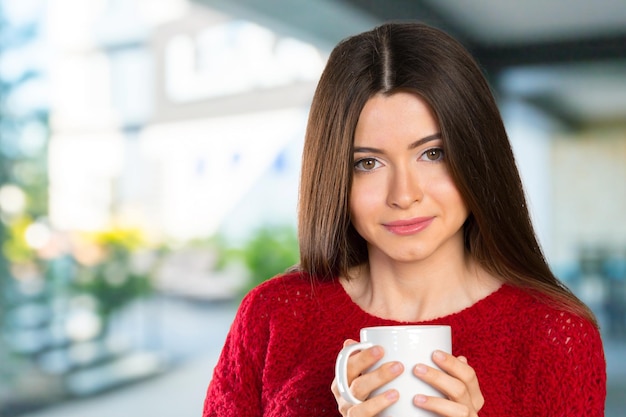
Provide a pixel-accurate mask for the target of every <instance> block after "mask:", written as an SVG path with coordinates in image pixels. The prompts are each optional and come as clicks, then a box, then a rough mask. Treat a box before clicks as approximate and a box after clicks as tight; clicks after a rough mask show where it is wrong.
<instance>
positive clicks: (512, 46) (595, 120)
mask: <svg viewBox="0 0 626 417" xmlns="http://www.w3.org/2000/svg"><path fill="white" fill-rule="evenodd" d="M196 1H197V2H198V3H202V4H206V5H207V6H209V7H212V8H214V9H217V10H222V11H224V12H226V13H228V14H230V15H231V16H233V17H241V18H246V19H250V20H254V21H257V22H259V23H260V24H263V25H266V26H268V27H271V28H272V29H273V30H275V31H277V32H279V33H280V32H282V33H284V34H287V35H291V36H298V37H300V38H303V39H306V40H308V41H311V42H313V43H315V44H317V45H318V46H319V47H321V48H323V49H326V50H330V48H332V47H333V46H334V45H335V44H336V43H337V42H338V41H339V40H341V39H343V38H345V37H346V36H349V35H352V34H355V33H358V32H361V31H363V30H367V29H370V28H371V27H373V26H375V25H377V24H380V23H382V22H384V21H390V20H419V21H423V22H425V23H428V24H431V25H433V26H436V27H439V28H441V29H443V30H445V31H446V32H448V33H450V34H451V35H453V36H454V37H456V38H457V39H458V40H459V41H461V42H462V43H463V44H464V45H465V46H466V47H467V48H468V49H469V50H470V51H472V53H473V54H474V56H475V57H476V58H477V60H478V61H479V63H480V64H481V65H482V67H483V68H484V69H485V72H486V73H487V75H488V77H489V79H490V81H491V83H492V85H493V86H494V87H495V88H496V90H497V92H498V95H500V96H502V95H506V96H513V97H517V98H520V99H523V100H525V101H527V102H530V103H532V104H534V105H535V106H537V107H540V108H542V109H543V110H545V111H547V112H548V113H549V114H551V115H553V116H555V117H556V118H558V119H559V120H561V121H562V122H564V123H565V124H566V125H568V126H570V127H573V128H577V127H583V126H586V125H597V124H607V123H624V122H626V0H524V1H514V0H508V1H505V0H314V1H313V0H262V1H259V0H196Z"/></svg>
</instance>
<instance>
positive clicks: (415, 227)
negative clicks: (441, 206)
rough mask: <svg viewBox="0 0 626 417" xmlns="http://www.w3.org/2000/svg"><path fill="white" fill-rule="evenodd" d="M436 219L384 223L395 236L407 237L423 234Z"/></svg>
mask: <svg viewBox="0 0 626 417" xmlns="http://www.w3.org/2000/svg"><path fill="white" fill-rule="evenodd" d="M434 219H435V218H434V217H415V218H413V219H406V220H396V221H393V222H389V223H384V224H383V226H384V227H385V229H387V230H388V231H390V232H391V233H393V234H396V235H402V236H405V235H412V234H415V233H419V232H421V231H422V230H424V229H426V228H427V227H428V226H429V225H430V224H431V223H432V222H433V220H434Z"/></svg>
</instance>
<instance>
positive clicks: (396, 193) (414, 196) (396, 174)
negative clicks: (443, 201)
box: [387, 167, 424, 209]
mask: <svg viewBox="0 0 626 417" xmlns="http://www.w3.org/2000/svg"><path fill="white" fill-rule="evenodd" d="M423 197H424V192H423V187H422V184H421V183H420V179H419V177H418V175H417V172H416V170H415V169H413V170H411V169H409V167H396V168H395V169H394V171H393V173H392V175H390V177H389V188H388V194H387V204H389V206H391V207H397V208H402V209H405V208H409V207H410V206H411V205H412V204H413V203H415V202H418V201H421V200H422V198H423Z"/></svg>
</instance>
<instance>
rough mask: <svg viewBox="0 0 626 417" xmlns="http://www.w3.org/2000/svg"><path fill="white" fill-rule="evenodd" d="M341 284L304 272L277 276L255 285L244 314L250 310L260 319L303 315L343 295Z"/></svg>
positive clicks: (248, 295) (242, 309) (244, 299)
mask: <svg viewBox="0 0 626 417" xmlns="http://www.w3.org/2000/svg"><path fill="white" fill-rule="evenodd" d="M340 288H341V286H340V285H339V284H337V282H335V281H331V282H321V281H319V280H317V279H316V278H315V277H312V276H310V275H308V274H306V273H303V272H297V271H296V272H289V273H285V274H280V275H277V276H275V277H273V278H270V279H268V280H267V281H265V282H263V283H261V284H259V285H258V286H257V287H255V288H253V289H252V290H251V291H250V292H249V293H248V294H247V295H246V296H245V297H244V298H243V301H242V303H241V306H240V310H241V313H243V314H245V313H246V311H247V310H249V311H250V314H252V315H254V316H255V317H257V318H261V319H268V318H270V317H280V316H282V315H284V313H288V315H289V316H294V315H295V316H300V315H301V314H306V313H307V312H308V311H310V310H313V309H318V308H319V307H320V304H326V303H327V302H329V300H331V299H332V298H333V297H339V296H340V295H339V289H340Z"/></svg>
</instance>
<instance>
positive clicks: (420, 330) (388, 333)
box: [335, 325, 452, 417]
mask: <svg viewBox="0 0 626 417" xmlns="http://www.w3.org/2000/svg"><path fill="white" fill-rule="evenodd" d="M451 339H452V337H451V330H450V326H438V325H421V326H379V327H366V328H364V329H361V342H360V343H356V344H354V345H350V346H346V347H345V348H343V349H342V350H341V352H339V355H338V356H337V363H336V365H335V376H336V378H337V385H338V388H339V393H340V394H341V396H342V397H343V398H344V399H345V400H346V401H348V402H350V403H352V404H359V403H361V401H360V400H359V399H358V398H356V397H354V395H353V394H352V392H351V391H350V385H349V383H348V377H347V368H348V358H349V357H350V355H352V353H354V352H356V351H358V350H364V349H367V348H370V347H372V346H382V348H383V349H384V350H385V355H384V356H383V358H382V359H381V360H380V361H378V362H377V363H376V364H375V365H374V366H373V367H371V368H370V369H368V370H367V371H366V372H370V371H372V370H374V369H376V368H378V367H379V366H380V365H382V364H383V363H386V362H393V361H397V362H401V363H402V364H403V365H404V371H403V372H402V374H401V375H400V376H398V377H397V378H396V379H394V380H393V381H391V382H389V383H388V384H385V385H383V386H382V387H381V388H380V389H378V390H376V391H374V392H372V394H371V395H372V396H375V395H377V394H379V393H381V392H384V391H387V390H388V389H392V388H393V389H396V390H397V391H398V392H399V393H400V398H399V399H398V401H397V402H396V403H395V404H393V405H391V406H390V407H388V408H387V409H385V411H384V412H383V414H382V415H393V416H402V417H430V416H435V415H436V414H434V413H431V412H429V411H426V410H423V409H420V408H418V407H416V406H415V405H414V404H413V397H415V395H417V394H424V395H428V396H438V397H442V396H443V395H442V394H441V393H440V392H439V391H437V390H436V389H434V388H433V387H431V386H430V385H428V384H426V383H425V382H422V381H421V380H420V379H419V378H417V377H416V376H415V375H414V374H413V368H414V367H415V365H417V364H418V363H423V364H425V365H428V366H432V367H434V368H438V366H437V365H435V364H434V363H433V361H432V355H433V352H434V351H435V350H441V351H444V352H447V353H451V352H452V340H451Z"/></svg>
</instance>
